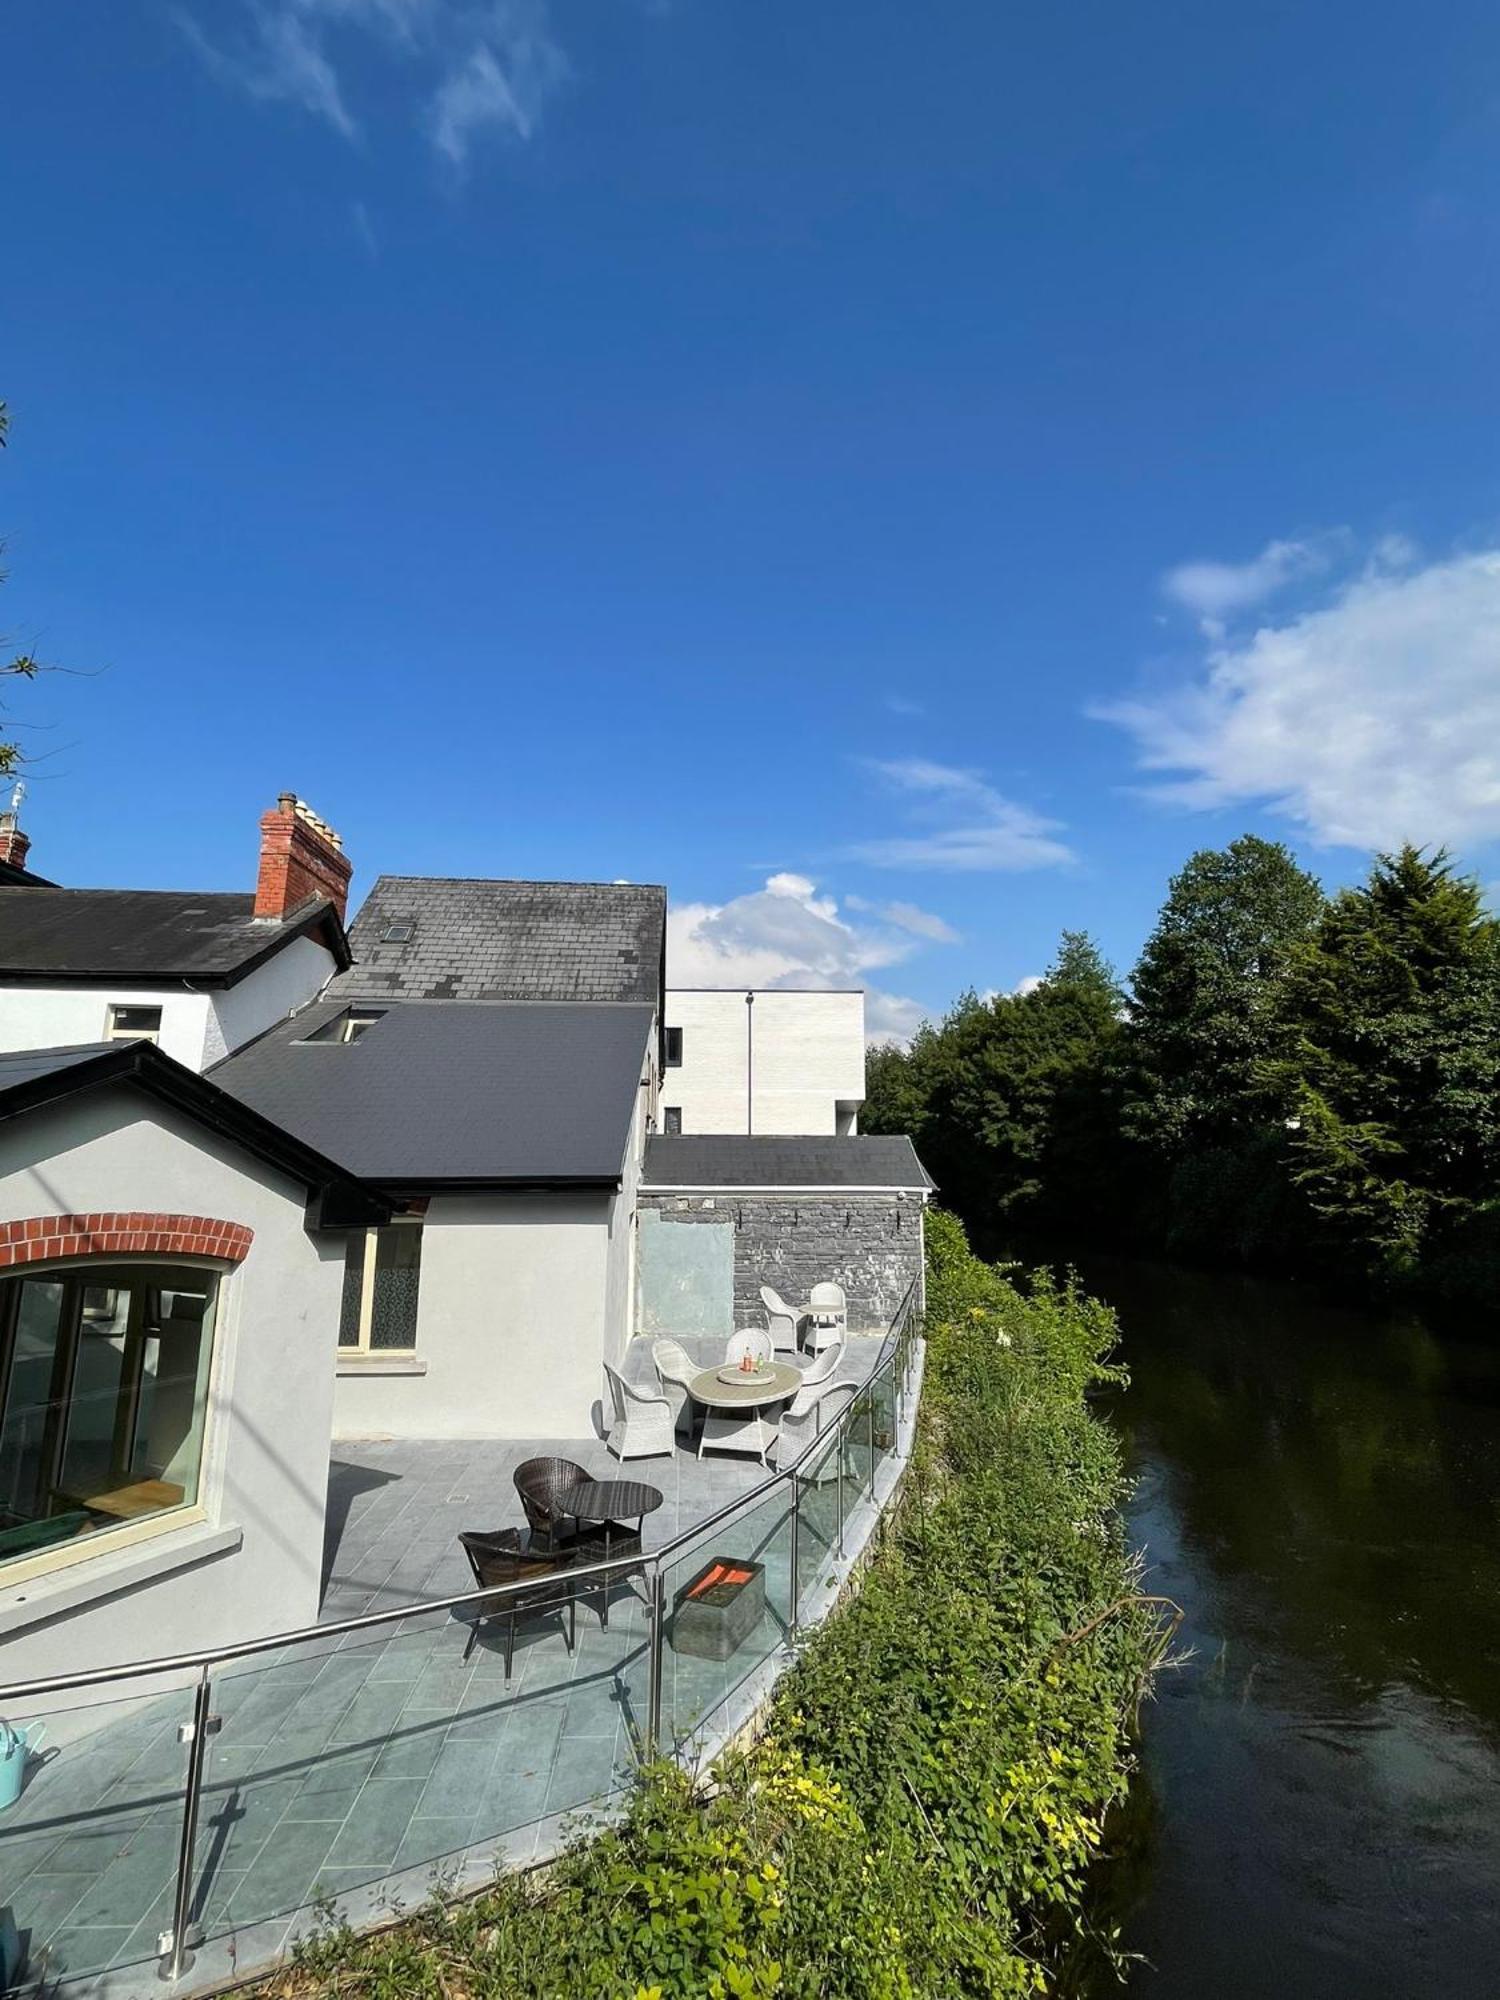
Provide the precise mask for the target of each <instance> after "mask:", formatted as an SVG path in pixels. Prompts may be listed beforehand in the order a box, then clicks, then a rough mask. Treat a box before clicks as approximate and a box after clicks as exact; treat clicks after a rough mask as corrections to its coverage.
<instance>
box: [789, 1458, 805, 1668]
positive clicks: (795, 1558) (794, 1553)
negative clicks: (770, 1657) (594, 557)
mask: <svg viewBox="0 0 1500 2000" xmlns="http://www.w3.org/2000/svg"><path fill="white" fill-rule="evenodd" d="M791 1480H792V1549H791V1558H792V1580H791V1585H790V1588H789V1590H788V1592H787V1596H788V1599H789V1600H790V1601H789V1602H788V1604H787V1619H786V1623H787V1632H788V1634H789V1636H790V1637H791V1638H793V1639H795V1638H796V1636H797V1565H798V1563H799V1562H800V1561H801V1550H800V1549H799V1548H798V1546H797V1545H798V1542H799V1541H800V1540H801V1535H802V1481H801V1480H800V1479H799V1478H798V1477H797V1475H796V1473H795V1472H793V1473H792V1475H791Z"/></svg>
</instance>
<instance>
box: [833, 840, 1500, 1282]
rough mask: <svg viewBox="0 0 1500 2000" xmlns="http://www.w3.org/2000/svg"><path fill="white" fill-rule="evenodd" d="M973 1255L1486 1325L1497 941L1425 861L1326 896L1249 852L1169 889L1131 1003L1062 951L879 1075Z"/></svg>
mask: <svg viewBox="0 0 1500 2000" xmlns="http://www.w3.org/2000/svg"><path fill="white" fill-rule="evenodd" d="M861 1123H862V1128H863V1129H864V1130H865V1131H868V1132H894V1131H904V1132H910V1133H911V1134H912V1136H913V1138H914V1139H915V1141H916V1144H917V1148H918V1150H919V1152H920V1153H921V1155H922V1158H923V1160H924V1161H925V1163H926V1165H927V1167H928V1168H929V1170H930V1171H931V1173H932V1175H933V1177H934V1179H935V1180H936V1181H937V1182H938V1184H939V1186H940V1187H941V1188H942V1190H943V1193H944V1198H945V1200H947V1201H949V1202H951V1203H952V1205H953V1206H954V1207H955V1208H956V1210H957V1211H958V1213H959V1214H960V1215H961V1216H962V1217H963V1218H964V1220H965V1222H966V1223H967V1224H968V1226H969V1228H970V1231H971V1233H972V1234H973V1235H974V1236H975V1239H976V1241H977V1242H978V1243H979V1244H980V1245H981V1246H982V1247H986V1248H989V1249H991V1250H993V1249H994V1248H995V1247H996V1246H999V1245H1002V1244H1005V1243H1007V1242H1012V1241H1016V1240H1020V1239H1023V1238H1025V1237H1026V1236H1027V1235H1029V1234H1041V1235H1047V1234H1060V1233H1063V1232H1066V1235H1067V1238H1068V1240H1069V1241H1070V1242H1071V1243H1072V1244H1073V1245H1074V1246H1075V1247H1079V1246H1083V1245H1087V1244H1089V1243H1093V1244H1095V1245H1108V1244H1111V1243H1115V1244H1128V1245H1129V1246H1130V1247H1131V1248H1132V1249H1134V1250H1137V1251H1139V1250H1146V1251H1148V1252H1149V1251H1156V1252H1159V1253H1161V1254H1164V1255H1168V1256H1176V1257H1181V1258H1185V1259H1189V1260H1195V1261H1199V1262H1205V1263H1211V1264H1226V1263H1228V1264H1240V1265H1244V1266H1247V1267H1252V1268H1260V1269H1266V1270H1273V1271H1280V1272H1288V1273H1310V1274H1315V1275H1317V1276H1320V1277H1323V1278H1325V1279H1331V1280H1333V1281H1334V1282H1335V1283H1337V1284H1339V1285H1340V1286H1343V1287H1346V1288H1351V1287H1352V1288H1360V1289H1369V1290H1377V1291H1378V1290H1386V1291H1390V1290H1404V1291H1409V1292H1414V1293H1422V1294H1426V1295H1429V1296H1436V1297H1446V1298H1451V1299H1454V1300H1466V1301H1471V1302H1474V1303H1478V1304H1483V1305H1485V1306H1487V1307H1492V1304H1493V1298H1494V1293H1495V1281H1496V1278H1497V1276H1500V924H1497V922H1496V920H1495V919H1494V918H1493V917H1491V916H1490V915H1489V914H1488V912H1487V911H1486V909H1485V906H1484V900H1483V897H1482V895H1481V892H1480V889H1479V886H1478V884H1477V883H1476V882H1474V881H1472V880H1471V879H1469V878H1468V877H1467V876H1465V875H1464V874H1463V873H1462V872H1461V871H1460V870H1459V869H1458V868H1457V867H1456V866H1455V865H1454V864H1453V862H1452V861H1451V860H1450V859H1449V858H1448V857H1447V856H1446V855H1445V854H1443V853H1436V854H1428V853H1422V852H1419V851H1418V850H1417V849H1415V848H1412V847H1406V848H1403V849H1402V850H1401V851H1400V852H1399V853H1397V854H1392V855H1382V856H1379V857H1378V858H1377V859H1376V860H1375V861H1374V863H1373V864H1372V866H1371V868H1370V871H1369V874H1368V876H1367V878H1366V880H1365V881H1364V882H1363V883H1361V884H1360V885H1359V886H1358V887H1356V888H1351V889H1344V890H1342V891H1340V892H1339V893H1338V894H1337V895H1335V896H1333V897H1331V898H1330V897H1327V896H1325V895H1324V893H1323V890H1322V888H1321V887H1320V885H1319V884H1318V883H1317V881H1316V880H1315V879H1314V878H1313V877H1312V876H1311V875H1309V874H1307V873H1306V871H1305V870H1303V869H1302V868H1300V867H1299V866H1298V865H1297V863H1296V862H1295V861H1294V860H1293V859H1292V857H1291V855H1290V854H1289V853H1288V852H1287V850H1286V849H1285V848H1284V847H1281V846H1279V845H1277V844H1276V843H1273V842H1269V841H1264V840H1259V839H1256V838H1253V837H1249V836H1247V837H1246V838H1244V839H1241V840H1237V841H1235V842H1233V843H1232V845H1231V846H1229V847H1228V848H1225V849H1223V850H1220V851H1205V852H1203V853H1200V854H1195V855H1194V856H1193V857H1192V859H1191V860H1190V861H1189V862H1188V863H1187V865H1186V866H1185V867H1184V868H1183V869H1182V871H1181V872H1180V873H1179V874H1178V875H1177V876H1176V877H1175V878H1174V879H1173V881H1172V883H1171V886H1170V890H1169V893H1168V896H1167V900H1166V902H1165V904H1164V906H1163V908H1162V911H1161V914H1160V917H1159V918H1158V921H1157V924H1156V928H1155V930H1154V931H1153V932H1152V935H1151V937H1150V938H1149V939H1148V941H1147V943H1146V946H1145V949H1144V951H1143V952H1142V954H1141V958H1140V961H1139V963H1138V964H1137V966H1136V968H1135V971H1134V973H1133V975H1132V978H1131V981H1130V986H1129V990H1128V992H1127V991H1126V990H1124V989H1123V988H1122V987H1121V986H1120V985H1119V983H1118V982H1117V980H1116V977H1115V974H1114V973H1113V971H1112V970H1111V968H1110V967H1109V966H1108V965H1106V964H1105V962H1104V961H1103V959H1102V958H1101V957H1100V955H1099V953H1098V951H1097V950H1096V949H1095V948H1094V947H1093V945H1092V944H1091V943H1090V941H1089V940H1088V939H1087V938H1086V937H1083V936H1081V935H1078V934H1076V933H1065V934H1064V937H1063V942H1062V947H1061V949H1060V951H1059V953H1058V956H1057V959H1056V962H1055V963H1054V964H1053V966H1052V967H1051V969H1050V970H1049V972H1048V973H1047V975H1046V977H1045V979H1043V980H1042V981H1041V982H1040V983H1039V984H1037V985H1036V986H1035V987H1034V988H1033V989H1032V990H1030V991H1027V992H1024V993H1012V994H1000V995H996V996H993V997H991V998H989V999H983V1000H982V999H980V998H978V997H977V996H976V995H974V994H972V993H970V994H966V995H964V996H963V997H962V998H961V999H960V1000H959V1002H958V1003H957V1005H956V1006H955V1007H954V1008H953V1009H952V1011H951V1012H950V1013H949V1014H948V1016H947V1018H946V1019H945V1020H944V1021H942V1022H941V1023H940V1024H939V1025H937V1026H936V1027H931V1028H925V1029H923V1030H922V1031H921V1032H920V1033H919V1034H918V1035H917V1037H916V1039H915V1041H914V1042H913V1044H912V1046H911V1048H910V1049H909V1050H905V1051H903V1050H897V1049H886V1050H882V1051H878V1052H877V1053H876V1054H875V1055H874V1056H873V1057H872V1059H871V1063H870V1078H869V1097H868V1101H867V1103H866V1105H865V1107H864V1110H863V1112H862V1113H861Z"/></svg>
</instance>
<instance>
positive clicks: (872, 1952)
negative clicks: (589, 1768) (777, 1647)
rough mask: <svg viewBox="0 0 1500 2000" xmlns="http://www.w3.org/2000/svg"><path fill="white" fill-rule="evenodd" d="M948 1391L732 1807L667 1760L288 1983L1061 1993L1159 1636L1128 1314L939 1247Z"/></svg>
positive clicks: (511, 1991)
mask: <svg viewBox="0 0 1500 2000" xmlns="http://www.w3.org/2000/svg"><path fill="white" fill-rule="evenodd" d="M928 1256H929V1278H928V1286H929V1289H928V1318H927V1329H926V1330H927V1339H928V1358H927V1376H926V1387H925V1392H924V1397H923V1405H922V1416H921V1422H920V1436H919V1440H918V1445H917V1449H916V1453H915V1457H914V1462H913V1464H912V1466H911V1468H910V1470H909V1473H908V1477H907V1481H906V1485H905V1489H904V1492H903V1496H902V1499H901V1502H900V1504H899V1506H898V1508H897V1509H896V1511H895V1514H894V1517H893V1518H892V1519H891V1521H890V1522H889V1524H888V1526H887V1529H886V1532H885V1534H884V1536H883V1538H882V1540H881V1543H880V1546H879V1548H878V1551H877V1553H876V1554H875V1556H874V1558H873V1560H872V1561H871V1563H870V1564H869V1566H868V1567H867V1569H866V1572H865V1575H864V1578H863V1581H862V1584H861V1588H860V1590H859V1593H858V1595H857V1596H855V1597H854V1598H852V1599H851V1601H850V1602H849V1603H848V1604H847V1605H846V1606H845V1607H844V1608H843V1610H842V1611H840V1612H839V1613H838V1614H837V1615H836V1616H835V1617H833V1618H831V1619H830V1620H829V1621H828V1622H827V1623H826V1624H825V1625H824V1626H823V1627H822V1628H821V1629H820V1630H819V1631H818V1632H817V1634H816V1635H815V1636H814V1638H813V1639H812V1641H811V1643H810V1644H809V1646H808V1649H807V1651H806V1654H805V1655H804V1657H803V1659H802V1661H801V1662H800V1663H799V1665H798V1666H797V1667H796V1669H795V1670H794V1671H793V1672H792V1673H791V1674H790V1675H788V1677H787V1678H786V1680H785V1681H784V1682H783V1684H782V1687H781V1689H780V1691H779V1693H778V1695H777V1698H776V1700H775V1702H774V1705H773V1709H772V1713H771V1717H770V1721H769V1727H768V1729H767V1731H766V1733H765V1735H764V1737H763V1738H762V1740H761V1741H760V1743H759V1744H758V1745H757V1746H756V1747H755V1748H754V1749H752V1750H751V1751H749V1752H748V1753H746V1754H744V1755H740V1756H736V1757H732V1758H729V1759H726V1760H725V1762H724V1764H723V1765H722V1766H721V1767H720V1769H719V1772H718V1778H719V1785H718V1788H717V1790H716V1792H715V1793H714V1795H713V1796H712V1798H711V1799H709V1800H708V1801H707V1802H703V1801H701V1800H700V1799H699V1798H697V1797H696V1796H695V1794H694V1790H693V1787H692V1785H691V1784H690V1782H689V1780H688V1779H687V1778H686V1777H685V1776H683V1774H681V1773H680V1772H678V1771H677V1770H676V1769H675V1768H673V1767H671V1766H668V1765H662V1766H659V1767H656V1768H654V1769H653V1770H652V1771H650V1772H649V1773H648V1774H646V1776H645V1777H644V1778H643V1779H642V1782H641V1783H640V1785H639V1787H638V1789H637V1793H636V1796H635V1798H634V1801H633V1803H632V1806H631V1809H630V1812H629V1815H628V1817H627V1819H626V1821H625V1822H624V1824H623V1825H621V1826H620V1827H619V1828H617V1829H615V1830H611V1831H608V1832H605V1833H604V1834H602V1835H600V1836H599V1837H598V1838H596V1839H594V1840H592V1841H590V1842H586V1843H581V1844H580V1845H579V1846H578V1847H577V1848H576V1849H574V1850H573V1851H572V1852H571V1853H569V1854H568V1855H567V1856H566V1857H564V1859H563V1860H562V1862H561V1863H560V1864H559V1865H558V1866H557V1867H556V1868H554V1869H553V1870H551V1871H549V1872H548V1873H547V1874H546V1875H545V1876H544V1877H535V1878H531V1879H524V1878H515V1877H511V1878H506V1879H504V1880H502V1881H500V1882H498V1883H497V1884H496V1885H495V1886H494V1888H492V1889H491V1890H489V1891H487V1892H485V1893H484V1894H483V1895H481V1896H479V1897H477V1898H473V1899H470V1900H467V1901H463V1902H442V1901H439V1902H436V1903H435V1904H434V1905H433V1906H432V1907H431V1908H430V1909H428V1910H426V1911H424V1912H422V1913H421V1914H419V1915H417V1916H415V1917H413V1918H412V1919H410V1920H409V1921H407V1922H406V1923H404V1924H402V1925H401V1926H399V1927H398V1928H396V1929H394V1930H391V1931H388V1932H386V1933H384V1934H383V1935H380V1936H377V1937H372V1938H367V1939H357V1938H354V1937H352V1936H350V1935H349V1934H347V1933H337V1934H334V1935H332V1936H330V1937H328V1938H326V1939H322V1940H320V1941H319V1942H318V1943H317V1944H316V1945H314V1946H312V1947H311V1948H308V1949H305V1950H304V1952H303V1953H302V1954H301V1956H300V1958H299V1960H298V1962H297V1963H296V1964H295V1966H294V1967H292V1968H291V1969H290V1970H289V1971H288V1972H287V1973H285V1974H283V1975H281V1976H280V1977H279V1978H278V1979H277V1980H275V1981H273V1982H272V1983H271V1986H270V1987H269V1988H268V1989H267V1991H268V1993H269V1994H271V1995H274V1996H278V2000H280V1997H281V1996H292V1995H313V1994H316V1995H327V1996H333V1995H340V1996H360V2000H396V1996H398V1995H399V1996H401V2000H411V1996H419V1995H420V1996H427V1995H432V1996H443V2000H480V1997H481V1996H484V2000H521V1996H538V2000H542V1996H545V2000H554V1997H556V2000H561V1996H568V1997H569V2000H589V1997H591V1996H597V2000H616V1996H623V2000H676V1996H686V1995H705V1996H709V2000H772V1997H773V1996H776V2000H780V1996H786V2000H813V1996H818V2000H918V1997H919V1996H921V2000H957V1996H962V1995H975V1996H978V1995H987V1996H992V1995H1022V1994H1042V1993H1046V1992H1049V1991H1051V1990H1053V1978H1054V1972H1055V1968H1056V1967H1058V1966H1059V1965H1060V1964H1062V1963H1063V1962H1065V1961H1066V1960H1067V1959H1068V1957H1069V1956H1070V1954H1071V1953H1072V1952H1073V1951H1074V1950H1075V1948H1076V1946H1077V1943H1078V1940H1079V1937H1080V1935H1081V1933H1082V1932H1083V1930H1084V1929H1085V1928H1086V1918H1085V1907H1086V1878H1087V1875H1088V1871H1089V1869H1090V1866H1091V1864H1092V1862H1093V1861H1094V1859H1095V1857H1096V1856H1097V1854H1098V1851H1099V1848H1100V1844H1101V1840H1102V1824H1103V1819H1104V1815H1105V1813H1106V1811H1107V1809H1108V1808H1109V1806H1110V1805H1111V1803H1112V1802H1113V1801H1115V1800H1116V1799H1118V1798H1119V1797H1120V1795H1121V1794H1122V1792H1123V1789H1124V1786H1125V1784H1126V1781H1127V1777H1128V1773H1129V1769H1130V1762H1131V1749H1130V1725H1131V1719H1132V1715H1133V1711H1134V1708H1135V1705H1136V1703H1137V1701H1138V1700H1139V1697H1140V1694H1141V1692H1142V1690H1143V1687H1144V1685H1145V1683H1146V1681H1147V1680H1148V1678H1149V1675H1150V1672H1151V1669H1152V1665H1153V1663H1154V1661H1155V1659H1156V1657H1157V1653H1158V1649H1159V1644H1160V1635H1159V1632H1158V1630H1157V1628H1156V1627H1155V1626H1154V1624H1153V1623H1152V1620H1151V1617H1150V1614H1149V1611H1148V1609H1147V1608H1146V1607H1144V1606H1142V1605H1140V1604H1138V1603H1137V1602H1136V1601H1135V1600H1134V1599H1133V1597H1132V1595H1131V1586H1132V1581H1133V1579H1132V1573H1131V1566H1130V1562H1129V1559H1128V1556H1127V1553H1126V1550H1125V1546H1124V1543H1123V1540H1122V1537H1121V1530H1120V1525H1119V1520H1118V1516H1117V1513H1116V1508H1117V1503H1118V1501H1119V1498H1120V1492H1121V1472H1120V1464H1119V1460H1118V1456H1117V1453H1116V1449H1115V1445H1114V1442H1113V1440H1112V1438H1111V1436H1110V1434H1109V1432H1108V1431H1107V1430H1106V1428H1105V1427H1104V1426H1103V1425H1102V1424H1101V1423H1100V1422H1099V1421H1098V1420H1097V1419H1096V1418H1095V1417H1094V1416H1093V1415H1092V1413H1091V1412H1090V1410H1089V1408H1088V1406H1087V1400H1086V1399H1087V1396H1088V1393H1089V1391H1090V1390H1091V1389H1092V1388H1094V1387H1095V1386H1097V1385H1100V1384H1103V1383H1106V1382H1115V1381H1118V1380H1119V1376H1118V1373H1117V1371H1116V1370H1114V1369H1113V1368H1112V1367H1111V1365H1110V1363H1109V1355H1110V1352H1111V1350H1112V1347H1113V1344H1114V1339H1115V1327H1114V1321H1113V1317H1112V1315H1111V1314H1110V1313H1109V1311H1108V1309H1107V1308H1105V1307H1104V1306H1101V1305H1099V1304H1097V1303H1096V1302H1094V1301H1092V1300H1090V1299H1087V1298H1085V1297H1083V1296H1082V1295H1081V1294H1079V1293H1078V1292H1077V1291H1076V1290H1074V1289H1072V1288H1071V1287H1064V1286H1058V1285H1057V1284H1055V1283H1053V1282H1052V1281H1051V1280H1050V1279H1048V1278H1046V1277H1038V1278H1035V1279H1033V1280H1032V1282H1031V1283H1030V1285H1029V1286H1028V1287H1027V1288H1026V1289H1025V1290H1024V1291H1023V1290H1020V1289H1018V1288H1017V1287H1016V1286H1014V1285H1012V1284H1011V1283H1010V1282H1008V1281H1007V1279H1006V1278H1005V1277H1003V1276H1002V1275H1001V1274H1000V1273H999V1272H997V1271H996V1270H994V1269H991V1268H989V1267H987V1266H985V1265H983V1264H981V1263H980V1262H979V1261H978V1259H976V1258H975V1257H973V1256H972V1255H971V1254H970V1252H969V1250H968V1247H967V1244H966V1243H965V1241H964V1237H963V1232H962V1230H961V1228H960V1226H959V1225H958V1223H956V1222H955V1221H954V1220H953V1219H952V1218H951V1217H948V1216H945V1215H940V1214H934V1215H933V1216H932V1217H931V1219H930V1223H929V1234H928Z"/></svg>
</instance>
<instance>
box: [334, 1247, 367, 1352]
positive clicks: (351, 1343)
mask: <svg viewBox="0 0 1500 2000" xmlns="http://www.w3.org/2000/svg"><path fill="white" fill-rule="evenodd" d="M364 1288H365V1232H364V1231H363V1230H362V1229H353V1230H351V1231H350V1232H349V1243H348V1247H347V1248H346V1249H345V1251H344V1302H343V1306H342V1308H341V1310H340V1313H339V1346H340V1347H358V1345H359V1301H360V1296H361V1294H362V1293H363V1291H364Z"/></svg>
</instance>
